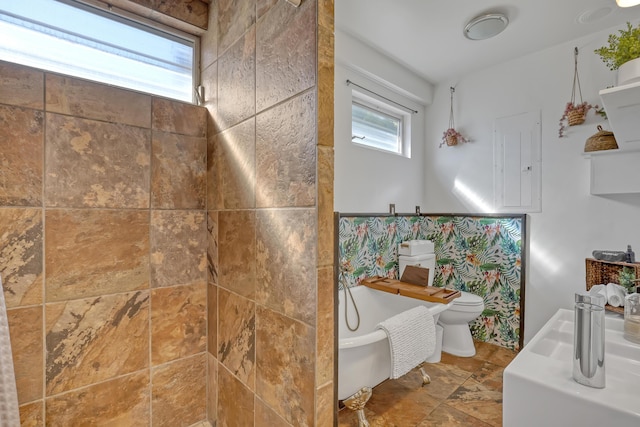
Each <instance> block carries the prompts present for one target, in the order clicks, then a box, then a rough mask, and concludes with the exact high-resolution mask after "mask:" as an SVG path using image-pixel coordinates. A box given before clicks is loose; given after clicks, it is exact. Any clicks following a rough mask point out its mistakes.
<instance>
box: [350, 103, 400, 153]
mask: <svg viewBox="0 0 640 427" xmlns="http://www.w3.org/2000/svg"><path fill="white" fill-rule="evenodd" d="M402 122H403V120H402V116H395V115H391V114H389V113H387V112H384V111H380V110H379V109H374V108H370V107H368V106H366V105H363V104H362V103H360V102H357V101H353V102H352V104H351V140H352V141H353V142H354V143H356V144H362V145H366V146H369V147H372V148H377V149H379V150H384V151H390V152H392V153H398V154H401V153H402V128H403V123H402Z"/></svg>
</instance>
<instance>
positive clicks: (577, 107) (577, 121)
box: [558, 47, 606, 138]
mask: <svg viewBox="0 0 640 427" xmlns="http://www.w3.org/2000/svg"><path fill="white" fill-rule="evenodd" d="M573 56H574V68H573V88H572V90H571V101H570V102H567V105H566V106H565V107H564V113H563V114H562V117H560V123H559V126H560V129H559V131H558V137H559V138H562V137H563V136H564V131H565V121H566V122H567V124H568V125H569V126H576V125H581V124H582V123H584V121H585V119H586V117H587V113H588V112H589V110H591V109H592V108H593V109H594V111H595V112H596V113H597V114H600V115H602V116H603V117H606V115H605V113H604V110H603V109H601V108H600V107H598V106H597V105H591V104H589V103H588V102H586V101H583V100H582V89H581V88H580V77H579V76H578V48H577V47H576V48H574V51H573ZM576 88H577V89H578V91H577V93H578V96H579V97H580V102H578V103H576Z"/></svg>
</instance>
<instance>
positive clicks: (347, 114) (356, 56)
mask: <svg viewBox="0 0 640 427" xmlns="http://www.w3.org/2000/svg"><path fill="white" fill-rule="evenodd" d="M335 55H336V67H335V130H334V136H335V139H334V140H335V188H334V194H335V196H334V207H335V210H336V211H339V212H350V213H358V212H360V213H384V212H388V209H389V204H390V203H395V205H396V212H403V213H408V212H414V210H415V206H424V205H425V203H426V198H425V194H426V192H425V173H424V158H425V157H424V156H425V148H424V138H425V130H424V122H425V106H426V105H427V104H428V103H430V102H431V98H432V92H433V87H432V86H431V84H429V83H428V82H426V81H425V80H424V79H422V78H420V77H418V76H417V75H415V74H414V73H412V72H410V71H409V70H407V69H405V68H403V67H402V66H400V65H399V64H397V63H395V62H394V61H392V60H390V59H389V58H387V57H384V56H382V55H380V54H379V53H378V52H376V51H374V50H372V49H371V48H369V47H367V46H366V45H363V44H362V43H360V42H358V41H357V40H355V39H353V38H351V37H350V36H348V35H346V34H344V33H341V32H336V54H335ZM347 79H349V80H352V81H354V82H355V83H357V84H360V85H362V86H365V87H367V88H368V89H370V90H373V91H375V92H376V93H379V94H381V95H383V96H385V97H387V98H389V99H393V100H394V101H396V102H399V103H401V104H403V105H406V106H408V107H410V108H413V109H415V110H417V111H418V113H417V114H412V116H411V125H412V128H411V134H412V136H411V140H412V148H411V158H406V157H402V156H399V155H393V154H389V153H384V152H381V151H377V150H372V149H368V148H364V147H361V146H357V145H355V144H352V143H351V89H352V87H350V86H347V84H346V80H347Z"/></svg>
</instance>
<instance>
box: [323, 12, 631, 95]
mask: <svg viewBox="0 0 640 427" xmlns="http://www.w3.org/2000/svg"><path fill="white" fill-rule="evenodd" d="M491 12H503V13H505V14H506V15H507V17H508V18H509V21H510V22H509V26H508V27H507V29H506V30H504V31H503V32H502V33H500V34H498V35H497V36H496V37H493V38H491V39H488V40H482V41H472V40H468V39H466V38H465V37H464V35H463V28H464V26H465V24H466V23H467V22H468V21H469V20H470V19H472V18H474V17H475V16H478V15H481V14H485V13H491ZM335 19H336V28H337V29H338V30H340V31H342V32H344V33H347V34H349V35H351V36H353V37H355V38H357V39H358V40H360V41H362V42H364V43H366V44H368V45H369V46H371V47H373V48H375V49H376V50H378V51H379V52H381V53H384V54H385V55H387V56H389V57H391V58H393V59H395V60H396V61H397V62H399V63H401V64H403V65H405V66H406V67H407V68H409V69H410V70H412V71H414V72H415V73H417V74H418V75H420V76H422V77H423V78H425V79H426V80H427V81H430V82H432V83H439V82H442V81H444V80H445V79H448V78H450V77H452V76H460V75H464V74H467V73H469V72H471V71H473V70H478V69H482V68H486V67H488V66H490V65H491V64H496V63H501V62H504V61H507V60H509V59H513V58H517V57H520V56H523V55H527V54H529V53H532V52H536V51H538V50H542V49H544V48H547V47H550V46H554V45H557V44H560V43H564V42H567V41H570V40H573V39H575V38H579V37H582V36H585V35H588V34H590V33H594V32H598V31H601V30H605V29H611V28H613V29H614V30H617V29H618V28H622V27H623V25H624V24H625V22H626V21H631V22H632V23H634V22H635V21H637V20H638V19H640V6H634V7H631V8H619V7H617V6H616V3H615V0H502V1H500V0H336V1H335ZM580 21H587V22H585V23H581V22H580Z"/></svg>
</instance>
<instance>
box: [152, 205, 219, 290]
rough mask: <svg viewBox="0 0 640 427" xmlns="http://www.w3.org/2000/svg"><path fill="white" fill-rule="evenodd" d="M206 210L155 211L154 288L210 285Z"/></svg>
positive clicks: (153, 231) (153, 212)
mask: <svg viewBox="0 0 640 427" xmlns="http://www.w3.org/2000/svg"><path fill="white" fill-rule="evenodd" d="M206 280H207V219H206V216H205V214H204V211H156V210H154V211H151V286H152V287H154V288H157V287H165V286H174V285H188V284H194V283H206Z"/></svg>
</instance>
